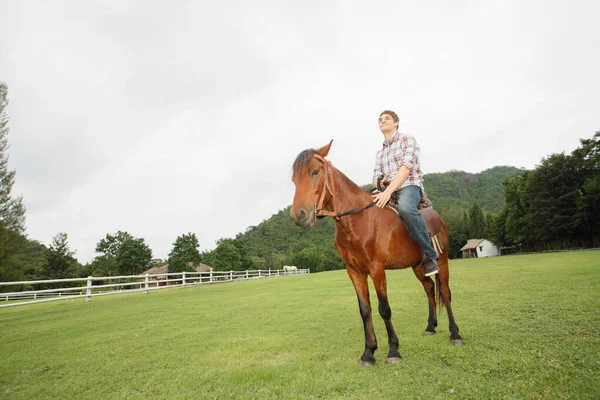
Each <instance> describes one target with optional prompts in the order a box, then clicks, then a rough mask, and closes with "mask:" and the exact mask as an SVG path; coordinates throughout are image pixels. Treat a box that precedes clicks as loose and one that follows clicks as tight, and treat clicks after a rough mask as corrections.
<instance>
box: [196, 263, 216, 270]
mask: <svg viewBox="0 0 600 400" xmlns="http://www.w3.org/2000/svg"><path fill="white" fill-rule="evenodd" d="M210 271H212V267H209V266H208V265H206V264H202V263H200V264H198V266H197V267H196V268H194V272H210Z"/></svg>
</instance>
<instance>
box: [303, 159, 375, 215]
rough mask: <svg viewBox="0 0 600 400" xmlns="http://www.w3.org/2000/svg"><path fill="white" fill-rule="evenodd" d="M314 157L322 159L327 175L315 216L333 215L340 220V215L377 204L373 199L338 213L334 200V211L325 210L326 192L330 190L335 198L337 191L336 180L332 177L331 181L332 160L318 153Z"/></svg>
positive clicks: (350, 213) (353, 212) (359, 210)
mask: <svg viewBox="0 0 600 400" xmlns="http://www.w3.org/2000/svg"><path fill="white" fill-rule="evenodd" d="M313 157H315V158H316V159H318V160H320V161H322V162H323V166H324V169H325V177H324V179H325V183H324V185H323V192H321V197H320V199H319V203H318V204H315V218H324V217H333V218H335V219H336V220H339V219H340V217H343V216H345V215H352V214H357V213H359V212H361V211H363V210H366V209H367V208H371V207H373V206H374V205H375V202H374V201H372V202H370V203H369V204H367V205H366V206H364V207H360V208H353V209H352V210H349V211H345V212H342V213H338V212H336V210H335V202H333V201H332V202H331V204H332V207H333V211H327V210H323V201H324V200H325V194H326V193H327V192H329V194H331V198H332V199H333V192H335V181H334V180H333V179H332V180H331V183H330V182H329V178H330V177H331V170H330V168H329V167H330V166H331V162H330V161H328V160H326V159H325V158H323V157H321V156H320V155H318V154H313Z"/></svg>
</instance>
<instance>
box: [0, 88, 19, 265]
mask: <svg viewBox="0 0 600 400" xmlns="http://www.w3.org/2000/svg"><path fill="white" fill-rule="evenodd" d="M7 105H8V87H7V86H6V84H5V83H4V82H0V265H5V262H6V260H7V259H8V258H9V257H11V256H13V255H15V254H16V253H18V251H19V249H20V247H21V244H23V241H22V240H21V235H22V233H23V232H24V230H25V207H24V206H23V199H22V197H13V195H12V193H11V192H12V188H13V185H14V183H15V173H16V172H15V171H14V170H10V169H9V167H8V147H9V146H8V139H7V136H8V133H9V131H10V129H9V126H8V116H7V115H6V112H5V108H6V106H7Z"/></svg>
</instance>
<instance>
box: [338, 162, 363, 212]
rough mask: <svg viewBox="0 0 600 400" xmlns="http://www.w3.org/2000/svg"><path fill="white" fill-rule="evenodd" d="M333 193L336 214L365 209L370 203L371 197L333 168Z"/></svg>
mask: <svg viewBox="0 0 600 400" xmlns="http://www.w3.org/2000/svg"><path fill="white" fill-rule="evenodd" d="M333 179H335V191H336V193H334V194H333V201H334V203H335V208H336V211H337V212H345V211H348V210H351V209H354V208H361V207H365V206H366V205H368V204H369V203H370V202H371V196H370V195H369V193H368V192H367V191H365V190H364V189H361V188H360V187H359V186H358V185H357V184H356V183H354V182H352V180H350V178H348V177H347V176H346V175H344V174H343V173H342V172H340V171H339V170H337V169H335V168H333Z"/></svg>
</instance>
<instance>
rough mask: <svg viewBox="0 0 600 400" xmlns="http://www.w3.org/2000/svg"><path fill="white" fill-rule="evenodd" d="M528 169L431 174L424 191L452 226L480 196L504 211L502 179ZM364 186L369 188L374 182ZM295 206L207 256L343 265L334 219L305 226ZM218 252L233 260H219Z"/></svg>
mask: <svg viewBox="0 0 600 400" xmlns="http://www.w3.org/2000/svg"><path fill="white" fill-rule="evenodd" d="M523 171H524V170H521V169H519V168H515V167H508V166H499V167H493V168H490V169H488V170H485V171H483V172H480V173H477V174H471V173H467V172H463V171H450V172H445V173H435V174H426V175H425V177H424V178H425V191H426V192H427V194H428V196H429V198H430V199H431V201H432V203H433V206H434V208H435V209H436V210H438V212H440V214H441V215H442V217H443V218H444V219H445V220H446V223H447V224H448V226H449V229H450V231H451V232H452V226H451V225H452V224H453V223H457V222H456V221H459V220H460V218H461V216H462V215H463V213H464V212H467V211H468V210H469V208H470V207H471V206H472V205H473V204H474V203H475V202H476V203H478V204H479V206H480V207H481V209H482V211H483V212H484V213H492V214H494V213H498V212H500V211H501V209H502V206H503V204H504V195H503V190H502V182H503V181H504V180H505V179H507V178H512V177H515V176H517V175H519V174H521V173H522V172H523ZM363 188H364V189H367V190H369V189H370V188H372V185H371V184H367V185H364V186H363ZM290 207H291V206H288V207H286V208H285V209H283V210H280V211H279V212H277V213H276V214H274V215H273V216H271V218H269V219H267V220H264V221H262V222H261V223H260V224H258V225H257V226H250V227H248V228H247V229H246V231H245V232H243V233H239V234H238V235H237V236H236V237H235V239H224V240H222V241H221V243H220V244H219V245H218V246H217V248H215V249H214V250H212V251H210V252H205V253H204V254H203V262H204V263H206V264H208V265H213V266H214V265H219V264H220V265H228V266H230V267H229V268H231V269H266V268H274V269H281V267H282V265H296V266H299V267H302V268H310V269H311V271H313V272H317V271H324V270H332V269H340V268H344V263H343V261H342V260H341V258H340V257H339V255H338V253H337V250H336V249H335V245H334V243H333V238H334V233H335V223H334V222H333V220H332V219H331V218H324V219H322V220H319V221H317V223H316V225H315V226H314V227H313V228H312V229H301V228H299V227H297V226H296V225H294V223H293V222H292V220H291V218H290V216H289V212H290ZM460 240H462V239H460ZM232 245H233V246H232ZM452 246H454V247H458V248H460V247H459V246H462V244H461V243H460V241H456V242H454V243H453V244H452ZM451 250H452V251H451V253H450V254H457V253H458V251H457V249H454V248H453V249H451ZM219 257H227V258H228V260H227V261H226V262H225V263H223V262H216V259H217V258H219ZM221 261H223V260H221Z"/></svg>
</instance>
